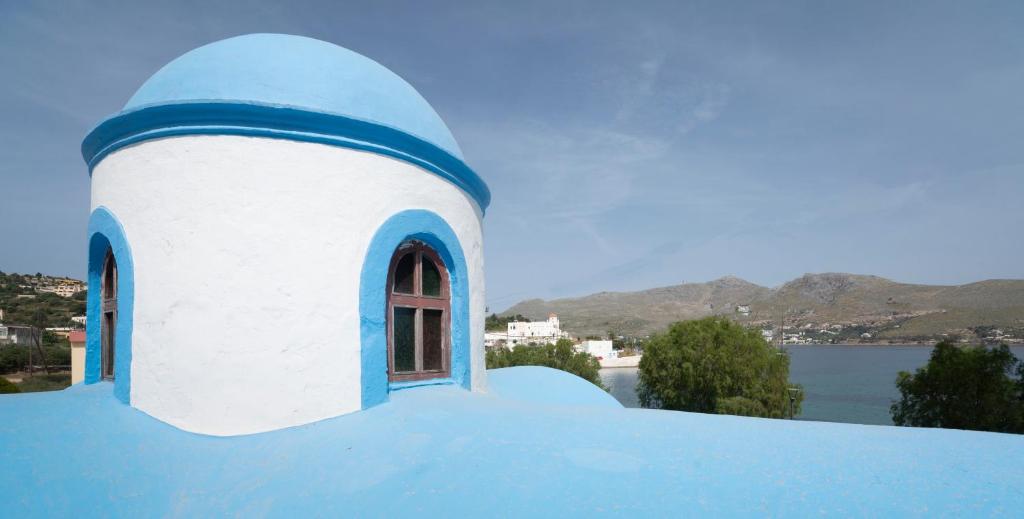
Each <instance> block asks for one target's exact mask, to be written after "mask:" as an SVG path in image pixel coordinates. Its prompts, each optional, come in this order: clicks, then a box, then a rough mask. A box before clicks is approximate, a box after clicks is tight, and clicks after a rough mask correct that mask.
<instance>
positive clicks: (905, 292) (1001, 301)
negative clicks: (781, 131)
mask: <svg viewBox="0 0 1024 519" xmlns="http://www.w3.org/2000/svg"><path fill="white" fill-rule="evenodd" d="M742 306H748V307H749V314H746V313H745V312H741V311H740V310H742V308H739V309H738V307H742ZM551 312H554V313H557V314H558V316H559V318H560V319H561V321H562V323H563V327H564V328H565V329H567V330H569V331H571V332H573V333H575V334H580V335H588V334H606V333H608V332H609V331H614V332H615V333H617V334H623V335H647V334H650V333H652V332H655V331H658V330H661V329H663V328H665V327H666V326H667V325H668V324H669V323H672V322H674V321H679V320H684V319H695V318H700V317H705V316H709V315H729V316H733V317H735V318H736V319H738V320H740V321H741V322H746V323H749V324H752V325H758V324H761V325H767V324H770V323H778V322H779V320H780V319H782V318H783V315H784V316H785V322H786V325H788V326H795V327H803V326H805V325H807V324H812V325H813V326H812V327H813V328H818V327H821V326H824V325H832V324H841V325H843V326H844V327H845V328H849V329H857V330H859V331H860V330H870V331H871V332H872V335H873V336H876V337H881V338H884V339H889V340H899V339H917V340H922V339H926V338H935V337H938V336H941V334H943V333H946V334H956V335H960V336H966V335H970V334H973V333H975V329H976V328H978V327H1007V328H1024V280H989V281H980V282H977V283H971V284H968V285H960V286H933V285H912V284H907V283H897V282H895V281H891V280H888V279H884V278H880V277H876V276H861V275H854V274H837V273H827V274H806V275H804V276H802V277H800V278H798V279H795V280H793V281H790V282H788V283H786V284H784V285H782V286H780V287H776V288H767V287H762V286H759V285H755V284H753V283H750V282H747V281H744V280H742V279H739V278H735V277H725V278H721V279H716V280H714V281H710V282H707V283H686V284H682V285H676V286H670V287H663V288H654V289H650V290H642V291H639V292H601V293H597V294H592V295H589V296H585V297H579V298H569V299H556V300H553V301H544V300H540V299H533V300H528V301H523V302H521V303H519V304H517V305H515V306H513V307H512V308H509V309H508V311H507V312H506V313H507V314H517V313H518V314H523V315H525V316H527V317H530V318H537V319H539V318H543V317H544V316H547V315H548V314H549V313H551ZM859 333H860V332H858V334H859ZM968 338H970V337H968Z"/></svg>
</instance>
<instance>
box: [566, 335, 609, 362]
mask: <svg viewBox="0 0 1024 519" xmlns="http://www.w3.org/2000/svg"><path fill="white" fill-rule="evenodd" d="M576 351H579V352H582V353H589V354H590V355H592V356H594V357H596V358H597V360H603V359H614V358H617V357H618V356H619V352H617V351H615V349H614V348H613V346H612V341H611V340H609V339H605V340H597V341H595V340H586V341H583V342H581V343H579V344H577V345H576Z"/></svg>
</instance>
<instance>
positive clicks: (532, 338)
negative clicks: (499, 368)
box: [507, 314, 569, 348]
mask: <svg viewBox="0 0 1024 519" xmlns="http://www.w3.org/2000/svg"><path fill="white" fill-rule="evenodd" d="M568 337H569V334H568V333H566V332H563V331H562V328H561V325H560V324H559V322H558V316H557V315H555V314H551V315H549V316H548V320H547V321H535V322H525V321H511V322H509V323H508V337H507V340H508V347H510V348H515V347H516V346H517V345H520V344H530V343H537V344H546V343H554V342H556V341H558V339H566V338H568Z"/></svg>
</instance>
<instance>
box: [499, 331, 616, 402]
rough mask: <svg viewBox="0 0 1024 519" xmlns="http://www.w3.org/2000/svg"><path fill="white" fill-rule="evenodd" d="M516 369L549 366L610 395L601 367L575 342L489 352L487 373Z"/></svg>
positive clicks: (559, 342)
mask: <svg viewBox="0 0 1024 519" xmlns="http://www.w3.org/2000/svg"><path fill="white" fill-rule="evenodd" d="M512 366H547V367H549V368H555V369H560V370H562V371H567V372H569V373H572V374H573V375H576V376H578V377H580V378H583V379H586V380H588V381H590V382H591V383H593V384H594V385H595V386H597V387H600V388H601V389H604V390H606V391H607V388H606V387H604V384H602V383H601V376H600V375H599V373H598V371H599V370H600V369H601V363H599V362H598V361H597V359H596V358H594V356H592V355H590V354H589V353H583V352H578V351H576V350H575V349H574V348H573V344H572V341H570V340H567V339H559V340H558V342H557V343H556V344H545V345H542V346H518V347H516V349H514V350H508V349H504V348H500V349H494V350H488V351H487V369H495V368H508V367H512Z"/></svg>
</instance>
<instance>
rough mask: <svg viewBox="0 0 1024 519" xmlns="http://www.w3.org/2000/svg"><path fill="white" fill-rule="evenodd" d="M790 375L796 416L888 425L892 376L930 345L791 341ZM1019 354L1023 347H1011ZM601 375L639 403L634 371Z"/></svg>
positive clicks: (618, 394)
mask: <svg viewBox="0 0 1024 519" xmlns="http://www.w3.org/2000/svg"><path fill="white" fill-rule="evenodd" d="M786 349H788V350H789V352H790V356H791V359H792V361H791V363H790V369H789V378H790V380H792V381H793V382H795V383H798V384H802V385H803V386H804V403H803V412H802V413H801V414H800V415H799V416H798V419H801V420H818V421H826V422H847V423H864V424H884V425H891V424H892V419H891V418H890V416H889V406H890V405H892V402H893V401H894V400H897V399H898V398H899V391H897V390H896V374H897V373H899V372H900V371H911V372H913V371H914V370H915V369H917V368H919V367H921V366H924V365H925V364H926V363H927V362H928V357H929V356H930V355H931V352H932V347H931V346H916V345H908V346H842V345H790V346H786ZM1011 349H1012V350H1013V354H1014V355H1016V356H1017V358H1024V346H1014V347H1012V348H1011ZM601 379H602V380H603V381H604V383H605V385H606V386H608V387H609V388H611V392H612V395H614V396H615V398H617V399H618V400H619V402H622V405H624V406H626V407H640V403H639V401H638V400H637V397H636V392H635V391H634V387H636V380H637V369H636V368H618V369H602V370H601Z"/></svg>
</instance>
